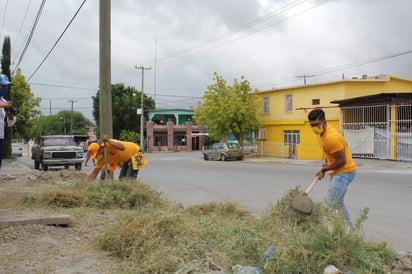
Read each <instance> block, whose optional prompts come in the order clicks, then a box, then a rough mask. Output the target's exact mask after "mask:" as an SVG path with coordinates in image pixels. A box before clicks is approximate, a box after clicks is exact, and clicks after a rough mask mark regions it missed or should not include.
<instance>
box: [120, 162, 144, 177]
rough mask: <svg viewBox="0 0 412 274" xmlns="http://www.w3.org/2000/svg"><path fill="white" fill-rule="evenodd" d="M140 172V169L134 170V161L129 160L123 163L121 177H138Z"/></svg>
mask: <svg viewBox="0 0 412 274" xmlns="http://www.w3.org/2000/svg"><path fill="white" fill-rule="evenodd" d="M138 174H139V170H133V168H132V161H130V160H129V161H127V162H126V163H123V164H122V167H121V169H120V174H119V179H123V178H129V179H136V178H137V175H138Z"/></svg>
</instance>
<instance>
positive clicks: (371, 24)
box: [0, 0, 412, 122]
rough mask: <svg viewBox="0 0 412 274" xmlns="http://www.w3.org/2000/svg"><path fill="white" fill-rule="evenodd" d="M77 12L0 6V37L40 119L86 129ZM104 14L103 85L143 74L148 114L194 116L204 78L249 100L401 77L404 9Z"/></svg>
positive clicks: (408, 46)
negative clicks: (106, 76)
mask: <svg viewBox="0 0 412 274" xmlns="http://www.w3.org/2000/svg"><path fill="white" fill-rule="evenodd" d="M83 2H84V0H58V1H57V0H49V1H46V2H45V4H44V6H43V8H42V10H41V13H39V10H40V7H41V4H42V0H0V24H1V29H0V36H1V37H0V39H1V45H2V44H3V39H4V37H5V36H10V38H11V45H12V62H13V65H12V70H13V71H14V70H15V69H16V66H17V65H18V67H19V68H21V69H22V72H23V74H24V75H25V77H26V80H29V84H30V85H31V89H32V91H33V92H34V95H35V96H36V97H42V98H43V102H42V105H41V110H42V111H43V113H44V114H45V115H49V114H50V113H51V114H56V113H57V112H58V111H60V110H62V109H66V110H70V109H71V107H72V104H73V109H74V110H75V111H81V112H83V113H84V114H85V116H86V117H87V118H89V119H90V120H92V121H93V117H92V99H91V96H94V95H95V94H96V91H97V88H98V85H99V1H98V0H93V1H92V0H88V1H85V3H84V4H83ZM82 4H83V6H82V7H81V5H82ZM80 7H81V8H80ZM111 7H112V11H111V24H112V28H111V49H112V83H124V84H125V85H126V86H133V87H136V88H137V89H138V90H141V84H142V81H141V79H142V77H141V76H142V75H141V70H138V69H136V68H135V66H144V67H151V70H145V73H144V76H145V77H144V92H145V93H146V94H147V95H149V96H152V97H153V98H154V99H155V100H156V107H157V108H188V107H190V106H196V103H197V100H199V99H200V98H201V97H202V95H203V93H204V91H205V90H206V88H207V86H208V85H210V84H212V83H213V82H214V81H213V73H214V72H217V73H218V74H219V75H221V76H223V77H224V78H225V79H226V81H227V82H228V83H229V84H231V83H233V79H235V78H237V79H240V77H241V76H244V77H245V78H246V79H247V80H248V81H249V82H250V83H251V86H252V88H257V89H260V90H267V89H270V88H272V87H286V86H292V85H302V84H303V82H304V81H303V78H301V77H299V76H303V75H306V76H307V77H306V82H307V84H313V83H319V82H325V81H335V80H340V79H342V75H344V76H345V77H346V78H350V77H353V76H358V77H359V76H361V75H364V74H366V75H369V76H372V75H379V74H391V75H394V76H399V77H403V78H410V79H412V69H411V65H412V43H411V40H412V28H411V25H412V24H411V23H412V19H411V18H412V17H411V15H410V13H411V11H412V1H410V0H392V1H388V0H330V1H325V0H309V1H305V0H285V1H281V0H207V1H205V0H204V1H201V0H146V1H136V0H116V1H111ZM79 8H80V10H79ZM78 10H79V11H78ZM77 11H78V14H77V16H75V14H76V12H77ZM37 16H39V17H38V23H37V25H36V27H35V29H34V31H33V33H32V38H31V41H30V43H29V44H28V46H26V47H27V49H26V50H25V52H24V55H23V56H22V53H23V51H24V50H23V49H24V48H25V44H26V43H27V41H28V37H29V36H30V31H31V29H32V28H33V26H34V24H35V21H36V17H37ZM73 17H74V19H73ZM72 19H73V21H72V23H71V24H70V21H71V20H72ZM69 24H70V26H68V25H69ZM66 28H67V30H66V31H65V32H64V30H65V29H66ZM63 33H64V34H63ZM60 36H61V38H60V40H59V42H58V43H57V44H56V46H55V47H54V49H53V50H52V51H51V52H50V50H51V49H52V48H53V46H54V45H55V43H56V42H57V41H58V39H59V37H60ZM49 52H50V54H49V56H48V57H47V58H46V56H47V54H48V53H49ZM21 56H22V57H21ZM20 58H21V62H19V59H20ZM45 58H46V59H45ZM42 62H43V63H42ZM41 63H42V65H41V66H40V64H41ZM39 66H40V67H39ZM336 99H341V98H336ZM136 121H137V122H138V116H137V115H136Z"/></svg>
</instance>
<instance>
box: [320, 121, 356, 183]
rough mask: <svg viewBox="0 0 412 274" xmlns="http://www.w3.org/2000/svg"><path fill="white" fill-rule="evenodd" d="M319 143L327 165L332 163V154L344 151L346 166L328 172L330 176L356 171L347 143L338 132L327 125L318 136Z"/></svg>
mask: <svg viewBox="0 0 412 274" xmlns="http://www.w3.org/2000/svg"><path fill="white" fill-rule="evenodd" d="M319 141H320V144H321V146H322V149H323V152H324V153H325V155H326V160H327V162H328V164H330V163H332V162H333V161H334V158H333V156H332V154H333V153H335V152H338V151H339V150H342V149H345V153H346V164H345V165H344V166H343V167H341V168H338V169H335V170H330V171H329V174H330V175H331V176H332V175H334V174H336V173H340V172H350V171H353V170H355V169H356V164H355V162H354V161H353V159H352V153H351V152H350V149H349V146H348V143H347V142H346V140H345V138H344V137H343V135H342V134H341V133H340V132H339V130H337V129H336V128H333V127H331V126H329V125H327V126H326V129H325V131H324V132H323V134H322V135H321V136H320V138H319Z"/></svg>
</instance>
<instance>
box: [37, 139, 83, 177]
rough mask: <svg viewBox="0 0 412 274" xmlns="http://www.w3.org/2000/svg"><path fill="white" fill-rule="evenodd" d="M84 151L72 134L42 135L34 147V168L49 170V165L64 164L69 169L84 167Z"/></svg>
mask: <svg viewBox="0 0 412 274" xmlns="http://www.w3.org/2000/svg"><path fill="white" fill-rule="evenodd" d="M83 155H84V151H83V148H82V147H79V146H78V145H77V144H76V142H75V140H74V137H73V136H71V135H49V136H42V137H40V138H39V140H37V143H36V145H34V146H33V147H32V150H31V158H32V159H33V160H34V168H35V169H39V168H40V166H41V168H42V170H44V171H47V170H48V169H49V166H64V168H66V169H68V168H69V167H70V166H74V167H75V169H76V170H81V169H82V163H83Z"/></svg>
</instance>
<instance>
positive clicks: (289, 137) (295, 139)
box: [283, 130, 300, 145]
mask: <svg viewBox="0 0 412 274" xmlns="http://www.w3.org/2000/svg"><path fill="white" fill-rule="evenodd" d="M283 143H284V144H285V145H290V144H300V131H299V130H285V131H283Z"/></svg>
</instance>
